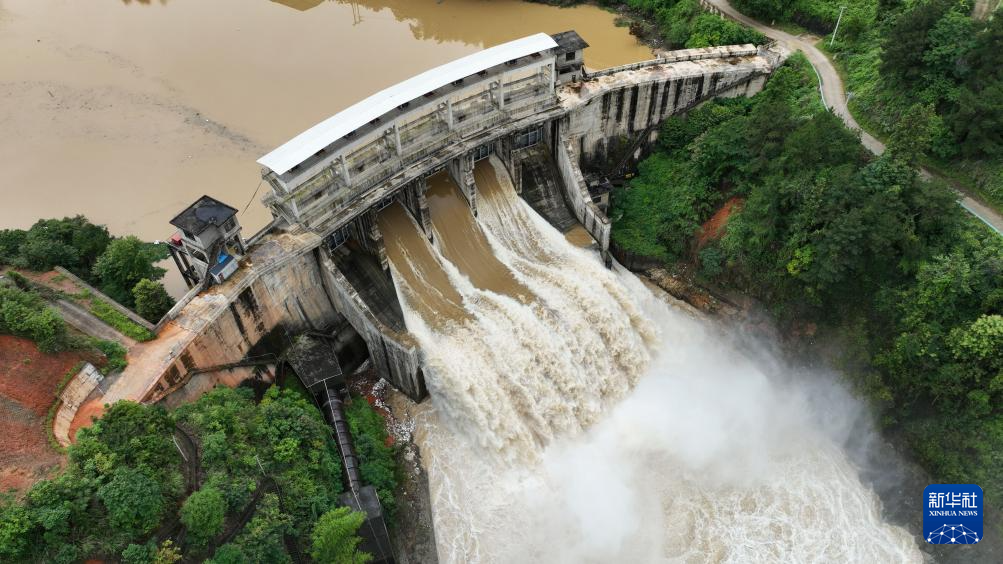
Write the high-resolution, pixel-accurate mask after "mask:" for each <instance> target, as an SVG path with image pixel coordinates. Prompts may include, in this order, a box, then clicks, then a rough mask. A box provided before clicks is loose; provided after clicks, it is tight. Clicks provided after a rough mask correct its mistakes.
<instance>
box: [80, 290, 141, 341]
mask: <svg viewBox="0 0 1003 564" xmlns="http://www.w3.org/2000/svg"><path fill="white" fill-rule="evenodd" d="M91 313H93V314H94V315H96V316H97V317H98V318H99V319H101V321H104V322H105V323H107V324H108V325H111V326H112V327H114V328H115V330H116V331H118V332H119V333H122V334H123V335H125V336H126V337H130V338H132V339H135V340H137V341H149V340H150V339H153V338H154V337H155V336H156V335H154V334H153V332H151V331H150V330H149V329H147V328H146V327H143V326H141V325H139V324H137V323H136V322H134V321H133V320H131V319H129V318H128V317H126V316H125V315H123V314H122V312H120V311H118V310H117V309H115V308H113V307H112V306H111V305H109V304H108V303H107V302H105V301H102V300H99V299H97V298H94V299H93V300H91Z"/></svg>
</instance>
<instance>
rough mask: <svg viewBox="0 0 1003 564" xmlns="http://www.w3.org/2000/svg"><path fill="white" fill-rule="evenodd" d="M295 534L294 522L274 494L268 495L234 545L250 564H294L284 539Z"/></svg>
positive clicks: (259, 504) (262, 499)
mask: <svg viewBox="0 0 1003 564" xmlns="http://www.w3.org/2000/svg"><path fill="white" fill-rule="evenodd" d="M292 531H293V524H292V519H291V518H290V517H289V516H288V515H286V514H285V513H283V512H282V510H281V509H280V508H279V498H278V497H277V496H276V495H275V494H265V495H264V496H262V498H261V501H260V502H259V503H258V510H257V511H256V512H255V513H254V518H252V519H251V520H250V522H248V523H247V525H246V526H245V527H244V530H243V532H241V533H240V536H238V537H237V540H236V541H235V544H236V545H238V546H239V547H240V551H241V552H243V553H244V555H245V556H247V559H248V561H249V562H261V563H263V564H282V563H287V562H291V561H292V559H291V558H289V554H287V553H286V547H285V544H284V541H283V538H284V536H285V535H286V534H289V533H291V532H292Z"/></svg>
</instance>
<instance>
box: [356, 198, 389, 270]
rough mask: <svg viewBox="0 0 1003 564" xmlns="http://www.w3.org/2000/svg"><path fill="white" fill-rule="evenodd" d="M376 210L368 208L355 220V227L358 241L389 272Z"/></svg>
mask: <svg viewBox="0 0 1003 564" xmlns="http://www.w3.org/2000/svg"><path fill="white" fill-rule="evenodd" d="M376 214H377V212H376V211H374V210H369V211H367V212H366V213H364V214H362V215H361V216H359V218H358V219H356V220H355V228H356V230H357V232H358V233H359V243H361V244H362V247H363V248H364V249H365V250H366V251H367V252H369V254H371V255H373V257H375V258H376V260H377V261H379V263H380V267H381V268H382V269H383V270H384V272H387V273H388V274H389V272H390V261H388V260H387V247H386V245H385V244H384V242H383V232H382V231H380V226H379V225H378V224H377V222H376Z"/></svg>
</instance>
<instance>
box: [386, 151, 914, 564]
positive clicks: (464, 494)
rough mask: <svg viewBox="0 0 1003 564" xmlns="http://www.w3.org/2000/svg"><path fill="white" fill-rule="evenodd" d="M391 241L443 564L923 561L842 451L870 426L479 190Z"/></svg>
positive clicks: (836, 398)
mask: <svg viewBox="0 0 1003 564" xmlns="http://www.w3.org/2000/svg"><path fill="white" fill-rule="evenodd" d="M475 176H476V179H477V189H478V194H479V196H480V198H479V200H478V202H479V204H478V210H479V216H478V218H477V219H476V220H474V219H473V218H472V216H471V214H470V213H469V211H467V210H466V204H465V202H464V201H463V197H462V196H461V195H460V193H459V192H458V190H457V189H456V187H455V186H454V185H453V184H452V183H451V182H450V181H449V180H448V179H447V178H445V177H444V176H439V177H436V178H433V180H432V181H431V182H430V186H431V188H430V195H431V200H430V204H429V208H430V211H431V215H432V223H433V226H434V228H435V237H434V243H429V241H428V240H427V239H426V238H424V237H423V236H422V235H421V232H420V231H419V228H418V226H417V225H416V224H415V223H414V221H413V220H412V219H411V218H410V215H408V214H407V213H406V212H404V210H403V209H402V208H400V207H397V206H391V207H390V208H387V210H385V211H384V212H382V214H381V217H380V227H381V229H382V230H383V233H384V236H385V238H386V242H387V254H388V256H389V258H390V261H391V265H392V272H393V276H394V280H395V283H396V284H397V288H398V294H399V295H400V296H401V297H402V299H403V302H404V309H405V319H406V322H407V325H408V329H409V331H411V332H412V333H413V334H415V336H416V337H417V338H418V340H419V342H420V343H421V345H422V349H423V351H424V353H425V355H426V359H427V363H428V366H427V369H426V372H425V373H426V378H427V383H428V387H429V390H430V393H431V397H432V401H431V402H430V405H426V406H425V409H424V410H423V411H422V412H421V414H420V416H419V421H418V424H417V438H418V443H419V445H420V447H421V452H422V457H423V458H424V461H425V465H426V467H427V469H428V477H429V483H430V489H431V493H432V510H433V515H434V518H435V529H436V540H437V544H438V549H439V558H440V560H441V561H443V562H451V563H452V562H455V563H461V562H548V563H552V562H568V563H573V562H694V563H696V562H708V561H709V562H736V563H737V562H742V563H745V562H869V563H870V562H919V561H922V558H921V554H920V552H919V550H918V548H917V546H916V544H915V542H914V540H913V538H912V536H911V535H910V534H909V533H908V532H907V531H906V530H905V529H902V528H900V527H897V526H893V525H890V524H887V523H885V522H884V521H883V520H882V517H881V511H880V503H879V501H878V498H877V496H876V495H875V494H874V493H873V492H872V491H871V490H870V489H868V488H867V487H865V486H864V485H862V484H861V481H860V477H859V475H858V472H857V470H856V469H855V468H854V466H853V465H852V464H851V463H850V462H849V461H848V458H847V456H846V455H845V454H844V453H843V452H842V450H841V445H843V444H845V442H846V441H847V440H848V439H849V438H850V437H849V436H848V435H849V433H851V430H859V429H860V426H859V425H858V423H859V422H860V421H859V417H860V415H861V413H860V412H861V410H860V408H859V406H858V405H857V404H856V403H855V402H854V401H853V400H852V399H851V398H850V397H849V396H848V395H847V394H846V393H845V392H844V391H843V390H842V389H841V388H840V387H839V386H838V385H836V384H835V383H833V382H832V381H831V380H826V379H824V378H822V377H821V376H818V375H811V374H798V375H797V376H794V375H793V374H791V372H790V370H789V369H787V368H786V367H784V366H783V365H782V364H781V363H780V362H779V361H778V360H776V359H775V358H774V357H773V356H771V355H770V354H769V353H768V352H766V351H765V350H763V347H760V346H758V345H754V344H753V345H750V344H748V343H744V344H743V343H741V342H739V341H737V340H736V339H735V338H733V337H732V336H729V335H728V334H725V333H723V332H722V331H720V330H717V329H715V328H713V327H712V326H710V325H709V324H707V323H705V322H702V321H698V320H695V319H693V318H691V317H689V316H687V315H686V314H684V313H682V312H681V310H679V309H677V308H674V307H670V306H669V305H668V304H667V303H665V302H663V301H662V300H660V299H659V298H657V297H656V296H655V295H654V294H653V293H652V292H651V291H650V290H649V289H648V288H647V287H646V286H644V285H643V284H642V283H641V282H640V281H639V280H638V279H637V278H635V277H634V276H633V275H631V274H629V273H626V272H622V271H620V270H619V269H618V270H617V271H616V272H611V271H608V270H606V269H605V268H603V266H602V264H601V262H600V260H599V257H598V254H596V253H595V252H593V251H589V250H585V249H582V248H579V247H576V246H575V245H573V244H571V243H570V242H569V241H568V240H566V239H565V237H563V236H562V235H561V234H560V233H559V232H557V231H556V230H555V229H554V228H553V227H551V226H550V225H549V224H548V223H546V221H545V220H544V219H542V218H541V217H540V216H538V215H537V214H536V213H535V212H534V211H533V210H532V209H531V208H530V207H529V206H528V204H526V203H525V202H524V201H523V200H522V199H521V198H519V196H518V195H517V194H516V193H515V190H514V188H513V187H512V185H511V181H510V180H509V178H508V176H507V173H506V172H505V171H504V167H502V166H501V164H500V163H498V162H490V161H487V160H485V161H481V162H480V163H478V165H477V169H476V171H475Z"/></svg>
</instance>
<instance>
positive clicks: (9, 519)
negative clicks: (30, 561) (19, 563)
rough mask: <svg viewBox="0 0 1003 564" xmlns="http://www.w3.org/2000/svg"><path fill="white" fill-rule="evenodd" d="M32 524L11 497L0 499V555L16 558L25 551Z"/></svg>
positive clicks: (22, 509)
mask: <svg viewBox="0 0 1003 564" xmlns="http://www.w3.org/2000/svg"><path fill="white" fill-rule="evenodd" d="M33 527H34V524H33V523H32V522H31V518H30V516H29V514H28V511H27V510H25V508H24V507H22V506H21V505H19V504H18V503H17V502H16V501H14V500H13V499H0V557H3V558H6V559H10V560H17V559H20V558H21V557H22V556H24V553H25V552H26V551H27V549H28V546H29V542H30V535H29V533H30V532H31V530H32V528H33Z"/></svg>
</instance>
